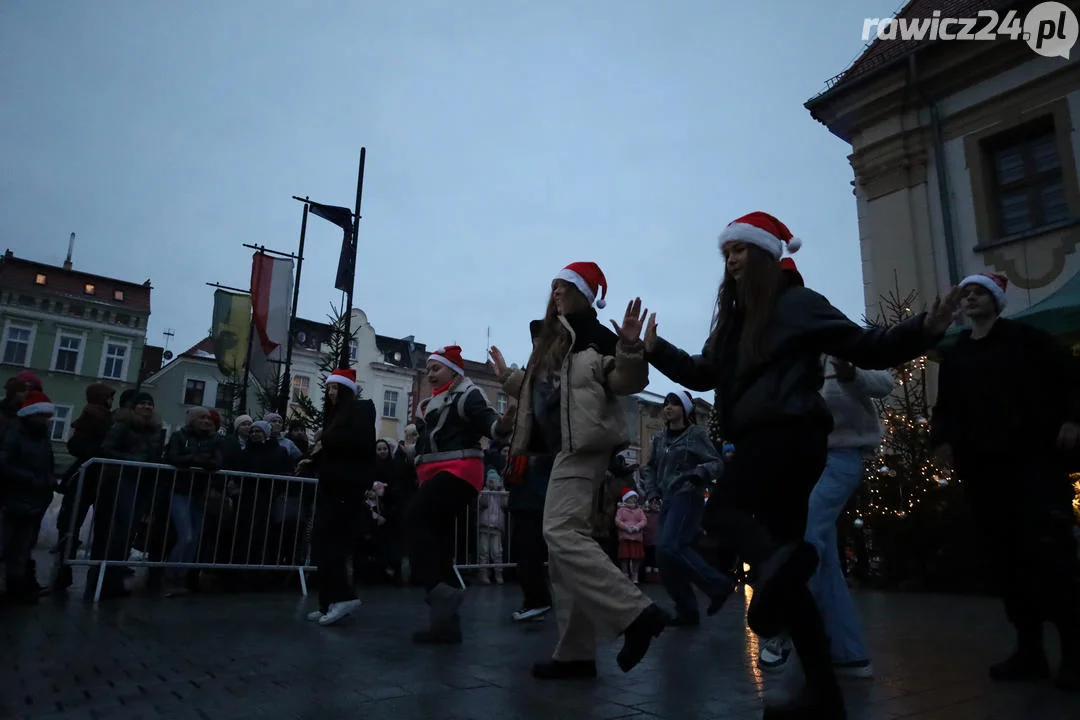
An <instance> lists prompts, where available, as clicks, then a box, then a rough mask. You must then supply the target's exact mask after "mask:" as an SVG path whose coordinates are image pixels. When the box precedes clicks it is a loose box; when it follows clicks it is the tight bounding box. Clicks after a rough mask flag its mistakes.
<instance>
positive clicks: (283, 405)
mask: <svg viewBox="0 0 1080 720" xmlns="http://www.w3.org/2000/svg"><path fill="white" fill-rule="evenodd" d="M307 199H308V198H307V197H306V196H305V197H304V200H307ZM307 216H308V204H307V203H306V202H305V203H304V217H303V219H301V220H300V247H299V249H297V251H296V255H297V257H296V280H295V282H294V283H293V299H292V314H291V315H289V339H288V340H287V341H286V344H285V370H284V371H283V372H282V373H281V397H280V398H279V400H278V405H279V407H280V409H279V410H278V412H279V413H281V416H282V417H288V414H289V394H290V390H291V386H292V378H291V375H290V373H291V371H292V348H293V335H294V334H295V332H296V310H297V307H298V306H299V304H300V271H301V270H302V269H303V267H304V236H305V235H306V234H307Z"/></svg>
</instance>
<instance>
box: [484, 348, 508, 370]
mask: <svg viewBox="0 0 1080 720" xmlns="http://www.w3.org/2000/svg"><path fill="white" fill-rule="evenodd" d="M488 356H489V357H490V358H491V360H489V361H488V365H489V366H490V367H491V371H492V372H494V373H495V377H502V374H503V373H504V372H506V367H507V366H506V358H504V357H503V354H502V351H501V350H499V348H497V347H495V346H494V345H492V346H491V349H490V350H488Z"/></svg>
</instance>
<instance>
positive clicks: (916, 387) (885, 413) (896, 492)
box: [854, 289, 951, 518]
mask: <svg viewBox="0 0 1080 720" xmlns="http://www.w3.org/2000/svg"><path fill="white" fill-rule="evenodd" d="M917 298H918V295H917V293H915V292H911V293H908V294H907V295H905V296H903V297H901V296H900V293H899V290H898V289H897V290H893V291H891V292H890V293H889V294H888V295H887V296H884V297H882V298H881V301H880V302H879V303H878V309H879V314H878V316H877V317H876V318H874V319H873V320H869V321H868V324H869V325H870V326H871V327H877V328H887V327H891V326H893V325H897V324H899V323H902V322H904V321H905V320H907V319H908V318H910V317H912V315H913V313H912V307H913V306H914V305H915V302H916V300H917ZM926 368H927V358H926V357H925V356H924V357H920V358H916V359H915V360H912V361H911V362H908V363H905V364H903V365H901V366H899V367H896V368H893V376H894V377H895V379H896V386H895V388H894V390H893V393H892V394H891V395H889V396H888V397H887V398H885V399H883V400H877V401H875V403H876V405H877V406H878V410H879V412H880V416H881V422H882V425H883V429H884V433H883V436H882V439H881V444H880V445H879V446H878V449H877V452H876V453H875V454H874V455H873V456H872V457H870V458H868V459H867V461H866V482H865V483H864V485H863V492H862V493H861V497H860V498H859V500H860V502H858V503H857V505H856V507H855V508H854V510H855V511H856V512H857V513H858V514H859V515H860V516H863V517H875V516H878V517H880V516H885V515H888V516H892V517H897V518H904V517H907V515H908V514H909V513H911V512H912V511H913V510H914V509H915V508H916V507H917V506H918V505H919V503H921V502H922V501H923V500H925V499H926V498H927V497H928V495H930V494H933V492H934V491H936V490H938V489H939V488H942V487H945V486H947V485H948V484H949V483H950V482H951V478H950V475H949V471H948V468H946V467H943V466H941V465H939V464H938V463H937V462H935V460H934V458H933V447H932V446H931V442H930V406H929V399H928V398H927V382H926Z"/></svg>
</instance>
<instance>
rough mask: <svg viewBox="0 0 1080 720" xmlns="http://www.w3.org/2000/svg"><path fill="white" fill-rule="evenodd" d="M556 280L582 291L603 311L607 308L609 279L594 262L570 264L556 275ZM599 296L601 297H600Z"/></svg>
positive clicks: (586, 297)
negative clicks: (563, 281)
mask: <svg viewBox="0 0 1080 720" xmlns="http://www.w3.org/2000/svg"><path fill="white" fill-rule="evenodd" d="M555 279H556V280H565V281H566V282H568V283H571V284H572V285H573V286H574V287H576V288H577V289H578V290H580V291H581V294H582V295H584V296H585V299H586V300H588V301H589V304H590V305H592V304H593V303H594V302H595V303H596V307H598V308H600V309H601V310H602V309H604V307H606V306H607V300H606V298H607V287H608V285H607V278H605V277H604V272H603V270H601V269H600V266H599V265H597V264H596V263H594V262H574V263H570V264H569V265H567V266H566V267H564V268H563V269H562V270H560V271H559V272H558V273H556V275H555ZM598 295H599V296H598Z"/></svg>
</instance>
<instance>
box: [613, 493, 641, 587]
mask: <svg viewBox="0 0 1080 720" xmlns="http://www.w3.org/2000/svg"><path fill="white" fill-rule="evenodd" d="M647 522H648V518H646V517H645V511H644V510H642V509H641V498H640V497H639V496H638V494H637V491H636V490H631V489H630V488H626V489H624V490H623V496H622V502H621V503H619V510H618V511H617V512H616V513H615V527H616V528H617V529H618V531H619V565H620V566H621V567H622V571H623V572H624V573H626V577H627V579H629V580H630V582H632V583H634V584H635V585H637V584H638V569H639V566H640V564H641V560H642V559H643V558H644V557H645V524H646V523H647Z"/></svg>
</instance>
